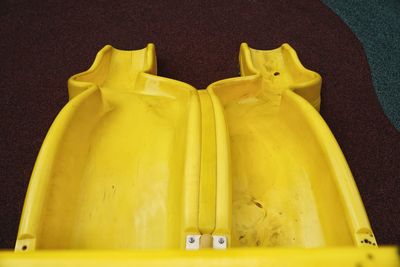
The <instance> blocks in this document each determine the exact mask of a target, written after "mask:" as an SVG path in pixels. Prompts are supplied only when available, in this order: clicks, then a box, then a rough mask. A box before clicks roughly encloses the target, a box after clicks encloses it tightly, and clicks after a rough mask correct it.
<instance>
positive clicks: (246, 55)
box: [240, 42, 322, 89]
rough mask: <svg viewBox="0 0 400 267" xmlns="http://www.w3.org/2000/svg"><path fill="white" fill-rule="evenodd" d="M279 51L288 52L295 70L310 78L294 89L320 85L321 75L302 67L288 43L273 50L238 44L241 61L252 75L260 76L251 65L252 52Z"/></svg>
mask: <svg viewBox="0 0 400 267" xmlns="http://www.w3.org/2000/svg"><path fill="white" fill-rule="evenodd" d="M279 50H286V51H288V53H289V54H290V57H291V59H292V60H293V63H294V64H295V66H296V69H297V70H298V71H299V72H301V73H304V74H305V73H308V74H310V76H311V77H312V78H311V79H310V80H308V81H305V82H301V83H297V84H296V88H297V89H299V88H304V87H309V86H313V85H316V84H318V83H320V82H321V81H322V77H321V75H320V74H319V73H317V72H315V71H312V70H310V69H308V68H306V67H304V65H303V64H302V63H301V61H300V59H299V57H298V55H297V52H296V50H294V49H293V47H292V46H291V45H289V44H288V43H283V44H282V45H281V46H279V47H277V48H274V49H256V48H253V47H250V46H249V45H248V44H247V43H245V42H243V43H241V44H240V54H241V55H242V54H243V57H242V58H243V60H245V63H246V64H247V67H248V68H249V69H251V71H252V72H253V73H254V74H260V72H259V71H258V70H257V69H256V68H255V67H254V64H253V61H252V57H251V52H252V51H254V52H274V51H279ZM241 55H240V56H241ZM241 65H242V64H241ZM241 69H242V68H241ZM254 74H253V75H254ZM244 76H247V75H244Z"/></svg>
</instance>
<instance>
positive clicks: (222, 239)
mask: <svg viewBox="0 0 400 267" xmlns="http://www.w3.org/2000/svg"><path fill="white" fill-rule="evenodd" d="M218 243H220V244H221V245H222V244H223V243H225V239H224V238H223V237H220V238H219V239H218Z"/></svg>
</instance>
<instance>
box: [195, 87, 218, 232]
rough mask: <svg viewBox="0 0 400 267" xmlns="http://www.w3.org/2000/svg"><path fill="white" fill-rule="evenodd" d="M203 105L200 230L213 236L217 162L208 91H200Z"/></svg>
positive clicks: (213, 121) (212, 110)
mask: <svg viewBox="0 0 400 267" xmlns="http://www.w3.org/2000/svg"><path fill="white" fill-rule="evenodd" d="M199 98H200V103H201V105H200V106H201V114H202V120H201V122H202V124H201V125H202V126H201V162H200V186H199V230H200V233H201V234H212V233H213V232H214V229H215V217H216V206H215V205H216V203H215V201H216V186H217V185H216V183H217V170H216V168H217V160H216V142H215V141H216V140H215V119H214V108H213V104H212V101H211V97H210V95H209V93H208V91H206V90H200V91H199Z"/></svg>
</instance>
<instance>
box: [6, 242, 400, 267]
mask: <svg viewBox="0 0 400 267" xmlns="http://www.w3.org/2000/svg"><path fill="white" fill-rule="evenodd" d="M27 266H34V267H55V266H62V267H111V266H112V267H122V266H124V267H128V266H129V267H132V266H143V267H161V266H162V267H187V266H190V267H205V266H207V267H239V266H240V267H243V266H247V267H254V266H257V267H399V266H400V261H399V256H398V252H397V248H394V247H384V248H379V249H377V248H364V249H359V248H349V247H345V248H325V249H298V248H292V249H283V248H279V249H278V248H271V249H261V248H253V249H251V248H245V249H229V250H225V251H218V250H199V251H184V250H163V251H153V250H139V251H126V250H124V251H115V250H114V251H98V250H91V251H76V250H72V251H34V252H26V253H18V252H17V253H13V252H0V267H27Z"/></svg>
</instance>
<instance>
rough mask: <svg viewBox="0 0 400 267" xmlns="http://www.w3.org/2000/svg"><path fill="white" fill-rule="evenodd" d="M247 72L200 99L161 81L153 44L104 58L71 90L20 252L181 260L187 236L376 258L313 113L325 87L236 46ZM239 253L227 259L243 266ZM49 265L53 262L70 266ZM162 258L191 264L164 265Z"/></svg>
mask: <svg viewBox="0 0 400 267" xmlns="http://www.w3.org/2000/svg"><path fill="white" fill-rule="evenodd" d="M239 60H240V69H241V77H237V78H230V79H225V80H221V81H217V82H215V83H213V84H211V85H209V86H208V87H207V89H206V90H196V89H195V88H194V87H192V86H190V85H189V84H186V83H183V82H179V81H176V80H172V79H168V78H163V77H160V76H156V69H157V67H156V56H155V48H154V45H152V44H149V45H148V46H147V47H146V48H144V49H141V50H134V51H122V50H117V49H115V48H112V47H111V46H106V47H104V48H103V49H102V50H101V51H100V52H99V53H98V54H97V56H96V59H95V61H94V63H93V65H92V66H91V67H90V69H89V70H87V71H85V72H82V73H80V74H77V75H74V76H72V77H71V78H70V79H69V81H68V89H69V96H70V100H69V102H68V103H67V104H66V106H65V107H64V108H63V109H62V110H61V112H60V114H59V115H58V116H57V118H56V119H55V121H54V123H53V125H52V126H51V128H50V130H49V132H48V134H47V137H46V139H45V141H44V143H43V146H42V148H41V151H40V153H39V156H38V159H37V162H36V164H35V167H34V170H33V174H32V177H31V181H30V184H29V188H28V192H27V196H26V200H25V205H24V209H23V213H22V217H21V223H20V228H19V232H18V237H17V242H16V247H15V249H16V250H17V251H21V250H23V251H32V250H52V249H62V250H65V249H74V250H77V249H78V250H81V249H180V250H184V249H185V244H186V237H187V235H189V234H194V235H214V236H225V237H226V238H227V241H228V251H230V250H231V248H232V247H240V248H241V249H245V248H246V247H293V248H323V247H332V246H346V247H348V246H353V247H354V246H355V247H363V246H364V247H374V246H377V244H376V241H375V238H374V235H373V232H372V230H371V227H370V224H369V222H368V218H367V216H366V213H365V210H364V207H363V204H362V201H361V198H360V195H359V193H358V190H357V187H356V185H355V183H354V179H353V177H352V174H351V172H350V170H349V167H348V165H347V163H346V160H345V158H344V156H343V154H342V152H341V150H340V148H339V146H338V144H337V143H336V141H335V138H334V137H333V135H332V133H331V131H330V130H329V128H328V126H327V125H326V123H325V122H324V120H323V119H322V118H321V116H320V115H319V113H318V110H319V107H320V89H321V77H320V75H319V74H318V73H316V72H313V71H310V70H307V69H305V68H304V67H303V66H302V64H301V63H300V61H299V59H298V57H297V55H296V52H295V51H294V50H293V49H292V48H291V47H290V46H289V45H288V44H284V45H282V46H281V47H279V48H277V49H274V50H256V49H251V48H249V47H248V46H247V44H242V45H241V48H240V55H239ZM168 251H170V250H168ZM233 251H234V252H225V253H226V254H224V255H225V256H226V257H227V258H229V257H231V256H232V257H234V256H235V257H236V256H237V255H239V256H240V257H242V254H241V253H242V252H240V250H233ZM246 251H249V253H253V254H252V255H254V257H261V258H263V257H264V256H261V254H260V255H259V254H257V253H258V251H259V250H254V252H252V251H253V250H248V249H246ZM265 251H269V250H265ZM279 251H280V250H279ZM284 251H289V250H282V251H280V252H279V253H285V252H284ZM296 251H299V250H296ZM320 251H324V250H320ZM378 251H379V250H378ZM43 253H44V254H40V255H43V257H49V261H50V262H51V261H53V260H57V259H56V258H57V256H54V255H60V257H63V256H62V255H67V254H62V253H61V254H51V253H52V252H43ZM46 253H47V254H46ZM76 253H77V254H73V255H75V256H76V257H78V258H80V257H81V256H80V255H81V254H79V252H76ZM93 253H94V252H93ZM121 253H122V252H121ZM168 253H171V254H170V255H171V257H172V258H174V257H178V258H179V257H186V256H185V255H195V254H180V252H179V253H178V252H163V253H161V254H160V255H164V256H165V257H167V255H169V254H168ZM197 253H200V252H197ZM209 253H211V252H209ZM263 253H264V252H263ZM265 253H272V252H265ZM293 253H294V254H296V253H300V252H293ZM307 253H308V252H307ZM313 253H316V252H313ZM321 253H322V254H324V253H328V252H321ZM360 253H361V252H360ZM377 253H380V252H377ZM382 253H383V252H382ZM128 254H129V253H128ZM316 254H318V253H316ZM32 255H36V254H32ZM37 255H39V254H37ZM90 255H93V256H94V255H95V254H90ZM118 255H119V256H121V257H125V256H123V255H124V254H118ZM129 255H134V254H129ZM138 255H139V254H138ZM196 255H204V257H205V259H207V260H209V261H210V262H212V261H213V260H212V259H211V258H212V257H214V256H210V255H214V254H212V253H211V254H196ZM215 255H217V254H215ZM243 255H244V254H243ZM288 255H289V254H288ZM8 256H9V255H8ZM8 256H7V257H8ZM164 256H163V257H164ZM16 257H17V256H16ZM32 257H36V256H32ZM85 257H86V256H85ZM90 257H92V256H90ZM107 257H108V256H107ZM140 257H141V256H140ZM190 257H191V256H190ZM196 257H202V256H196ZM11 258H12V257H11ZM17 258H18V257H17ZM261 258H260V260H261V261H262V259H261ZM10 260H12V259H10ZM32 260H33V259H32ZM148 264H149V266H150V265H151V264H153V263H148ZM299 266H303V265H299ZM304 266H305V265H304Z"/></svg>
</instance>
